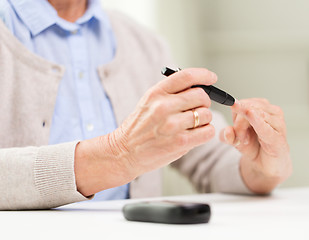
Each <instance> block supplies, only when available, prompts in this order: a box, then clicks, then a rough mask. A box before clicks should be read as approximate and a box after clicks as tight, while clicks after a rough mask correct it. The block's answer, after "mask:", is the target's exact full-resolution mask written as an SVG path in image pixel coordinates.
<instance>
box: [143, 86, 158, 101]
mask: <svg viewBox="0 0 309 240" xmlns="http://www.w3.org/2000/svg"><path fill="white" fill-rule="evenodd" d="M158 96H159V94H158V91H157V89H156V88H155V87H152V88H150V89H148V90H147V92H146V94H145V96H144V98H145V102H146V103H149V102H153V101H154V100H155V99H157V98H158Z"/></svg>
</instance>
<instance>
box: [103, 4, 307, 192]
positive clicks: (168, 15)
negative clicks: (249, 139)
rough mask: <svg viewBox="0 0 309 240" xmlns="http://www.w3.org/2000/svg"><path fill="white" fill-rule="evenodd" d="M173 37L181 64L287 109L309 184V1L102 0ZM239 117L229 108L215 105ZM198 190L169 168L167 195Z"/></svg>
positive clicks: (299, 174) (294, 148)
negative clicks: (211, 73)
mask: <svg viewBox="0 0 309 240" xmlns="http://www.w3.org/2000/svg"><path fill="white" fill-rule="evenodd" d="M102 3H103V5H104V6H105V7H107V8H116V9H118V10H120V11H123V12H125V13H127V14H129V15H130V16H132V17H133V18H135V19H136V20H137V21H138V22H140V23H141V24H143V25H145V26H147V27H148V28H150V29H152V30H153V31H154V32H156V33H157V34H160V35H162V36H163V37H165V39H166V40H167V42H168V43H169V44H170V46H171V51H172V53H173V55H174V57H175V61H176V62H177V63H178V64H179V66H181V67H183V68H184V67H189V66H198V67H206V68H209V69H211V70H213V71H215V72H216V73H217V74H218V76H219V82H218V83H217V86H219V87H222V88H223V89H226V90H228V91H229V92H230V93H232V94H233V95H234V96H235V97H237V98H239V99H241V98H250V97H263V98H267V99H269V100H270V101H271V102H272V103H274V104H277V105H279V106H281V107H282V108H283V110H284V112H285V119H286V123H287V130H288V141H289V143H290V147H291V156H292V159H293V163H294V174H293V175H292V177H291V178H290V179H289V180H288V181H286V182H285V183H284V184H282V186H281V187H297V186H309V136H308V134H309V75H308V70H309V14H308V9H309V2H308V1H306V0H294V1H290V0H259V1H253V0H233V1H230V0H216V1H213V0H177V1H176V0H147V1H145V0H130V1H128V0H102ZM213 108H215V109H217V110H219V111H221V112H223V113H224V114H225V116H226V118H227V119H228V121H229V122H231V117H230V112H229V110H228V108H226V107H222V106H218V105H217V104H215V103H214V104H213ZM191 192H194V190H193V189H192V188H191V187H190V185H189V184H188V183H187V181H186V180H185V179H184V178H183V177H181V176H179V175H178V174H177V173H175V172H174V171H173V170H171V169H169V168H167V169H165V194H184V193H191Z"/></svg>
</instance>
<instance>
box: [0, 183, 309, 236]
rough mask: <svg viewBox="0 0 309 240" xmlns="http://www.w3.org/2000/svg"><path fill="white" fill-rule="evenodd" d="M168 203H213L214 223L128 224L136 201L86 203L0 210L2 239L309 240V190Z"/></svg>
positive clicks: (193, 197)
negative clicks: (125, 209) (129, 206)
mask: <svg viewBox="0 0 309 240" xmlns="http://www.w3.org/2000/svg"><path fill="white" fill-rule="evenodd" d="M164 199H171V200H181V201H194V202H206V203H209V204H210V206H211V209H212V217H211V220H210V222H209V223H208V224H193V225H168V224H155V223H141V222H129V221H126V220H125V219H124V217H123V215H122V212H121V208H122V206H123V205H124V204H125V203H128V202H132V201H136V200H123V201H108V202H91V201H88V202H82V203H75V204H70V205H67V206H63V207H60V208H57V209H53V210H46V211H0V239H1V240H2V239H157V240H160V239H171V240H174V239H175V240H176V239H189V240H190V239H205V240H210V239H227V240H233V239H237V240H240V239H249V240H252V239H259V240H261V239H279V240H281V239H295V240H303V239H304V240H309V188H297V189H280V190H276V191H275V192H274V193H273V194H272V195H271V196H268V197H256V196H254V197H252V196H239V195H227V194H203V195H190V196H177V197H168V198H164Z"/></svg>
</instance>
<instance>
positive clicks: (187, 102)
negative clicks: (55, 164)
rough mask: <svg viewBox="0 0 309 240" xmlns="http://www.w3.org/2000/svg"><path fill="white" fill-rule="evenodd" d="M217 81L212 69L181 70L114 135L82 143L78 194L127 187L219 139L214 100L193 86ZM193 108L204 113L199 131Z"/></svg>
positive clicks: (159, 86) (158, 86) (77, 165)
mask: <svg viewBox="0 0 309 240" xmlns="http://www.w3.org/2000/svg"><path fill="white" fill-rule="evenodd" d="M216 80H217V76H216V74H214V73H212V72H210V71H208V70H206V69H186V70H182V71H180V72H177V73H175V74H173V75H171V76H169V77H167V78H164V79H163V80H162V81H161V82H159V83H158V84H156V85H155V86H153V87H152V88H151V89H149V90H148V91H147V92H146V94H145V95H144V96H143V97H142V99H141V100H140V102H139V103H138V105H137V107H136V109H135V111H134V112H133V113H132V114H131V115H130V116H129V117H128V118H127V119H126V120H125V121H124V123H123V124H122V125H121V126H120V127H119V128H118V129H117V130H115V131H114V132H113V133H111V134H108V135H106V136H102V137H99V138H96V139H92V140H87V141H82V142H80V143H79V145H78V146H77V148H76V158H75V174H76V179H77V180H76V181H77V185H78V190H79V191H80V192H81V193H82V194H84V195H86V196H87V195H91V194H94V193H96V192H99V191H101V190H103V189H107V188H111V187H115V186H120V185H123V184H125V183H127V182H130V181H132V180H133V179H134V178H136V177H137V176H139V175H141V174H143V173H145V172H148V171H151V170H154V169H157V168H160V167H162V166H165V165H167V164H169V163H171V162H173V161H175V160H176V159H178V158H180V157H181V156H182V155H184V154H185V153H187V152H188V151H189V150H191V149H192V148H194V147H196V146H198V145H200V144H203V143H205V142H207V141H209V140H210V139H211V138H213V137H214V135H215V130H214V127H213V126H212V125H211V124H209V123H210V121H211V119H212V115H211V112H210V110H209V106H210V99H209V97H208V95H207V94H206V93H205V92H204V90H202V89H201V88H191V86H192V85H198V84H204V85H212V84H214V83H215V82H216ZM192 110H195V111H197V113H198V115H199V126H198V127H196V128H193V126H194V123H195V121H194V120H195V119H194V114H193V111H192Z"/></svg>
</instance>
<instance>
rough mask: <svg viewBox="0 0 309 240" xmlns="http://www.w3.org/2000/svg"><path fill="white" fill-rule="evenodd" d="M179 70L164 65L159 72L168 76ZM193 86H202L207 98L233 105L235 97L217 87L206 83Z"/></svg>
mask: <svg viewBox="0 0 309 240" xmlns="http://www.w3.org/2000/svg"><path fill="white" fill-rule="evenodd" d="M178 71H180V69H179V68H178V69H177V70H173V69H170V68H168V67H165V68H163V69H162V71H161V73H162V74H163V75H164V76H166V77H168V76H170V75H172V74H173V73H175V72H178ZM192 87H193V88H195V87H200V88H202V89H203V90H204V91H205V92H206V93H207V94H208V96H209V98H210V99H211V100H213V101H215V102H217V103H221V104H223V105H227V106H233V105H234V103H235V99H234V98H233V97H232V96H231V95H230V94H228V93H226V92H224V91H222V90H221V89H219V88H216V87H214V86H206V85H193V86H192Z"/></svg>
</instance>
